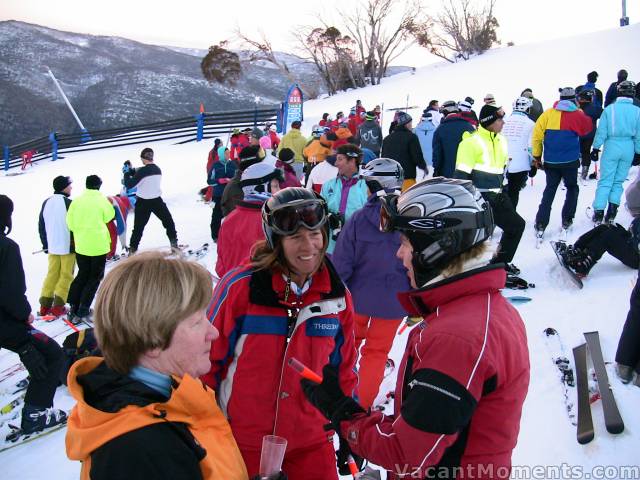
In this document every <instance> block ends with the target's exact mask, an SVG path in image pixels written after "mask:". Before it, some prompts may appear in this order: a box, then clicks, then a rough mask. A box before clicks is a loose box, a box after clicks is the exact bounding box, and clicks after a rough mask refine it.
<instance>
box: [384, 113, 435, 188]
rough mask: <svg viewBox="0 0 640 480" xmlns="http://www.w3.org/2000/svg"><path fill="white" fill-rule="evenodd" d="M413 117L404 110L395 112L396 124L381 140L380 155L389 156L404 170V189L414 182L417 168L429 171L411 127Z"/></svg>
mask: <svg viewBox="0 0 640 480" xmlns="http://www.w3.org/2000/svg"><path fill="white" fill-rule="evenodd" d="M412 121H413V119H412V118H411V115H409V114H408V113H406V112H396V126H395V128H394V129H393V131H392V132H391V134H389V135H388V136H386V137H385V138H384V140H383V141H382V156H383V157H385V158H391V159H392V160H395V161H396V162H398V163H399V164H400V165H402V170H403V171H404V183H403V185H402V189H403V190H406V189H407V188H409V187H410V186H411V185H413V184H415V183H416V175H417V169H418V168H421V169H422V170H424V171H425V175H427V174H428V173H429V169H428V168H427V165H426V164H425V163H424V158H423V157H422V149H421V148H420V141H419V140H418V137H417V136H416V134H415V133H413V130H412V128H411V122H412Z"/></svg>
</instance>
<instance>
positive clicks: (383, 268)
mask: <svg viewBox="0 0 640 480" xmlns="http://www.w3.org/2000/svg"><path fill="white" fill-rule="evenodd" d="M360 176H361V177H362V178H363V179H364V181H365V183H366V185H367V190H368V193H369V198H368V199H367V203H366V204H365V206H364V207H363V208H361V209H360V210H358V211H357V212H355V213H354V214H353V215H352V217H351V218H350V219H349V220H347V222H346V223H345V225H344V228H343V229H342V232H341V233H340V236H339V237H338V241H337V242H336V249H335V251H334V253H333V256H332V257H331V260H332V262H333V263H334V265H335V266H336V271H337V272H338V274H339V275H340V278H342V280H343V281H344V283H345V284H346V285H347V287H349V291H350V292H351V295H352V296H353V302H354V311H355V316H354V321H355V338H356V350H360V345H361V344H362V342H363V341H364V346H363V347H362V350H361V351H360V359H359V367H358V398H359V401H360V405H362V406H363V407H364V408H365V409H367V408H369V407H371V406H372V404H373V402H374V400H375V398H376V395H377V394H378V389H379V388H380V383H381V382H382V379H383V377H384V369H385V363H386V361H387V356H388V354H389V350H390V349H391V345H392V344H393V339H394V338H395V336H396V330H397V329H398V326H399V325H400V322H402V318H403V317H404V310H403V309H402V307H401V305H400V303H399V302H398V300H397V298H396V294H397V293H399V292H403V291H406V290H408V289H409V282H408V280H407V275H406V272H405V270H404V268H403V266H402V263H401V262H400V261H399V260H398V259H397V258H396V256H395V254H396V252H397V251H398V248H399V247H400V234H399V233H397V232H396V233H394V234H392V235H388V234H385V233H382V232H381V231H380V228H379V225H380V209H381V208H382V203H381V197H383V196H385V195H387V194H394V193H395V194H398V193H399V192H400V188H402V180H403V172H402V167H401V166H400V164H399V163H398V162H396V161H395V160H391V159H390V158H377V159H375V160H372V161H371V162H369V163H368V164H367V165H366V166H365V167H363V168H362V171H361V173H360Z"/></svg>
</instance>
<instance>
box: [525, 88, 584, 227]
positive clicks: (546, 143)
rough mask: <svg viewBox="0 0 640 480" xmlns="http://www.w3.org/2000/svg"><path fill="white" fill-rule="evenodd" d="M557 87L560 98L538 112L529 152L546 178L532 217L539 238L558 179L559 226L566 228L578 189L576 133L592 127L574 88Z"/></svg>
mask: <svg viewBox="0 0 640 480" xmlns="http://www.w3.org/2000/svg"><path fill="white" fill-rule="evenodd" d="M559 91H560V100H559V101H557V102H556V103H554V104H553V108H550V109H548V110H546V111H545V112H544V113H543V114H542V115H540V118H538V120H537V121H536V124H535V127H534V128H533V138H532V145H533V146H532V152H531V154H532V155H533V159H534V165H535V166H536V168H538V169H542V168H544V173H545V176H546V181H547V184H546V186H545V188H544V192H543V193H542V201H541V202H540V206H539V207H538V213H537V214H536V220H535V229H536V236H537V237H538V238H539V239H542V238H543V236H544V231H545V229H546V228H547V225H548V224H549V217H550V216H551V206H552V204H553V199H554V198H555V196H556V190H558V185H560V181H561V180H562V181H563V182H564V185H565V187H566V188H567V194H566V197H565V200H564V206H563V207H562V228H563V229H565V230H567V229H569V228H570V227H571V225H572V224H573V217H574V216H575V214H576V207H577V205H578V194H579V193H580V187H578V166H579V165H580V162H579V159H580V137H581V136H583V135H586V134H588V133H589V132H590V131H591V130H592V129H593V124H592V122H591V119H590V118H589V117H588V116H587V115H585V113H584V112H583V111H582V110H580V109H579V108H578V105H576V92H575V90H574V89H573V88H571V87H566V88H561V89H560V90H559ZM543 152H544V163H543V161H542V155H543Z"/></svg>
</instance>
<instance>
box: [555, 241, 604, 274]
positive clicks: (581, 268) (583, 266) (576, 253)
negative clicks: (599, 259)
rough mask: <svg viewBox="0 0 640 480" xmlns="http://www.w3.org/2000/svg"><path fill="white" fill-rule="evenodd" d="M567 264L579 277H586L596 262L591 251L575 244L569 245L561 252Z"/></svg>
mask: <svg viewBox="0 0 640 480" xmlns="http://www.w3.org/2000/svg"><path fill="white" fill-rule="evenodd" d="M560 254H561V255H562V259H563V260H564V263H565V265H567V266H568V267H569V268H570V269H572V270H573V271H574V272H576V274H577V275H578V276H579V277H581V278H582V277H586V276H587V275H588V274H589V271H590V270H591V269H592V268H593V266H594V265H595V264H596V262H595V260H594V259H593V257H592V256H591V255H589V252H587V251H586V250H583V249H582V248H576V247H574V246H573V245H569V246H567V247H566V248H565V249H564V250H562V251H561V253H560Z"/></svg>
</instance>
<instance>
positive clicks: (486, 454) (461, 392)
mask: <svg viewBox="0 0 640 480" xmlns="http://www.w3.org/2000/svg"><path fill="white" fill-rule="evenodd" d="M504 284H505V271H504V270H503V269H502V268H496V267H493V266H491V267H484V268H482V269H476V270H472V271H469V272H465V273H463V274H460V275H458V276H456V277H452V278H449V279H446V280H443V281H441V282H438V283H436V284H433V285H430V286H428V287H425V288H422V289H420V290H415V291H411V292H408V293H404V294H400V295H399V299H400V301H401V303H402V304H403V306H404V307H405V309H406V310H407V312H408V314H409V315H412V316H413V315H419V316H423V317H424V321H423V322H421V323H420V324H418V325H417V326H416V327H415V328H414V329H413V331H412V332H411V334H410V336H409V340H408V343H407V347H406V350H405V354H404V357H403V359H402V363H401V365H400V369H399V371H398V381H397V385H396V391H395V412H394V416H390V417H385V416H384V415H383V414H382V413H379V412H376V413H372V414H370V415H366V414H360V415H358V416H356V417H354V419H353V420H351V421H346V422H343V423H342V424H341V429H342V433H343V435H344V436H345V438H346V439H347V440H348V442H349V444H350V445H351V448H352V450H353V451H354V452H355V453H357V454H358V455H361V456H363V457H365V458H367V459H368V460H370V461H371V462H373V463H375V464H378V465H381V466H383V467H385V468H386V469H387V470H390V471H393V472H395V475H396V476H391V477H390V478H398V477H399V476H402V475H406V474H414V475H415V477H410V478H455V477H454V476H448V477H444V476H442V477H441V476H438V475H441V473H438V472H441V470H439V469H448V470H449V474H450V475H451V474H452V473H453V472H451V469H454V468H460V469H463V470H464V473H465V476H464V478H509V475H510V471H511V452H512V450H513V448H514V447H515V445H516V441H517V438H518V432H519V428H520V416H521V413H522V404H523V403H524V399H525V397H526V395H527V389H528V386H529V353H528V349H527V339H526V333H525V328H524V324H523V322H522V319H521V318H520V315H519V314H518V312H517V311H516V310H515V308H513V307H512V306H511V305H510V304H509V303H508V302H507V301H506V300H505V298H504V297H503V296H502V294H501V293H500V291H499V289H501V288H504ZM467 475H468V476H467ZM458 476H460V475H458Z"/></svg>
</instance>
